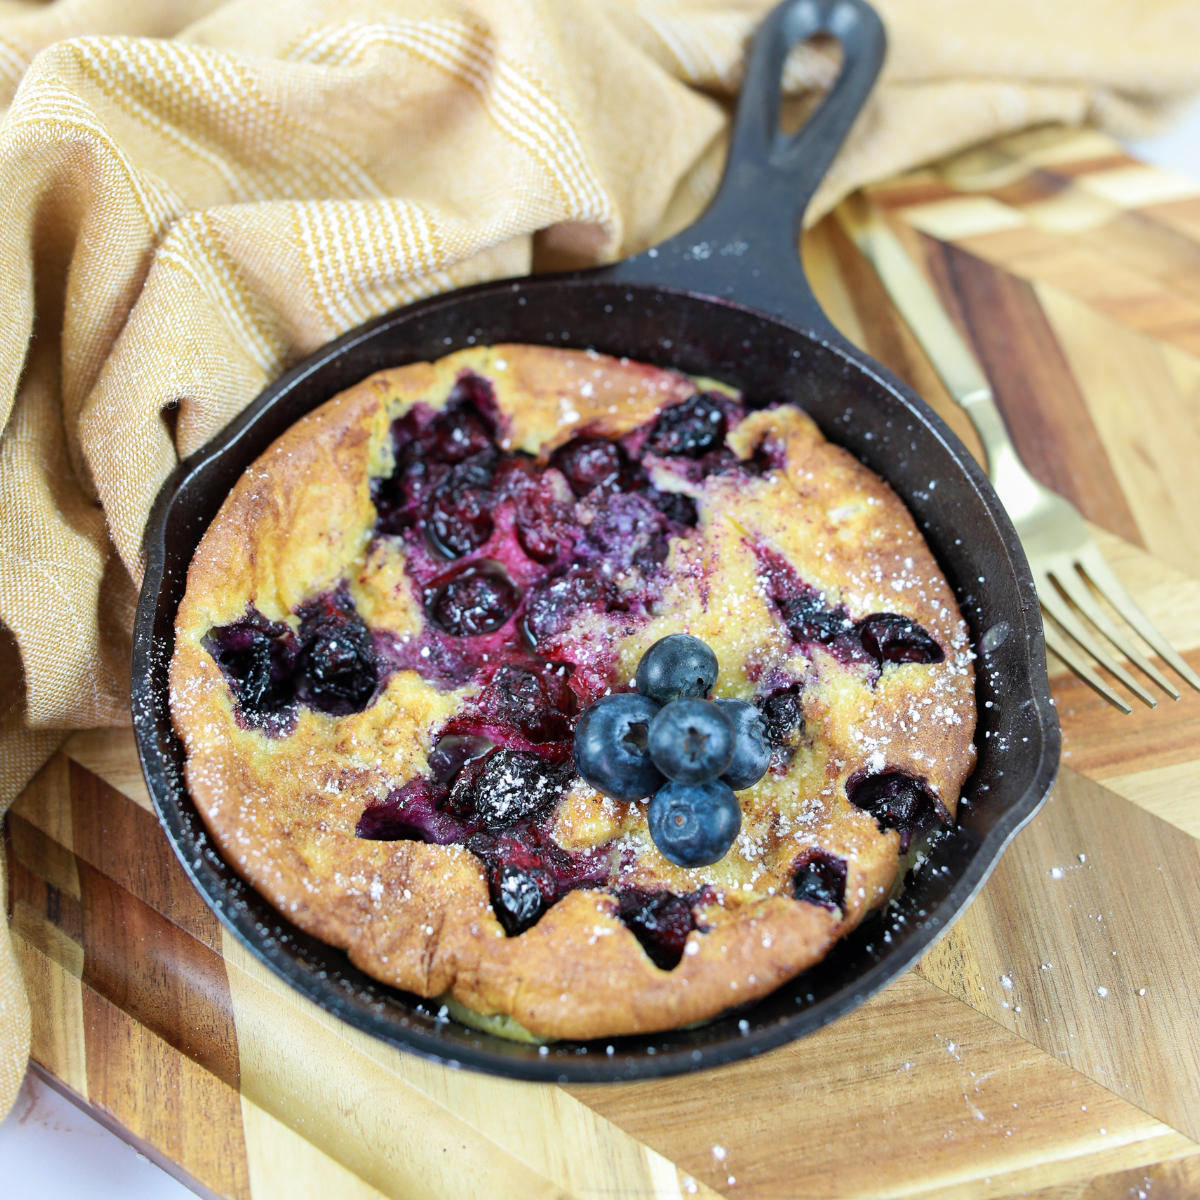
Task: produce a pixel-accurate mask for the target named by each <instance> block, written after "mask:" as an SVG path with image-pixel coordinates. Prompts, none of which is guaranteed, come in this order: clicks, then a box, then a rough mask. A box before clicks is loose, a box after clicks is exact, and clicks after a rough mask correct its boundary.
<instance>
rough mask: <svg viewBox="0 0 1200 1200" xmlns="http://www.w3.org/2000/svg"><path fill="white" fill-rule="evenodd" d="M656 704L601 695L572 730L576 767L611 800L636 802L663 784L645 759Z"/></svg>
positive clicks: (641, 698) (650, 761)
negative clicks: (573, 733) (573, 731)
mask: <svg viewBox="0 0 1200 1200" xmlns="http://www.w3.org/2000/svg"><path fill="white" fill-rule="evenodd" d="M658 711H659V706H658V705H657V704H655V702H654V701H653V700H648V699H647V698H646V697H645V696H636V695H631V694H628V693H626V694H624V695H619V696H602V697H601V698H600V699H599V700H597V701H596V703H595V704H593V705H591V706H590V707H589V708H587V709H585V710H584V712H583V715H582V716H581V717H580V718H579V723H578V725H576V727H575V766H576V769H577V770H578V771H579V774H580V775H582V776H583V778H584V779H585V780H586V781H587V782H588V783H590V784H591V785H592V787H594V788H595V789H596V790H597V791H600V792H603V793H604V794H605V795H606V796H611V797H612V798H613V799H614V800H641V799H642V798H643V797H645V796H648V795H650V793H651V792H653V791H655V790H656V789H657V788H659V787H660V786H661V785H662V782H663V777H662V774H661V773H660V772H659V769H658V768H657V767H656V766H655V765H654V760H653V759H652V758H651V757H650V753H649V750H648V748H647V742H648V740H649V734H650V723H651V721H653V720H654V718H655V717H656V716H657V715H658Z"/></svg>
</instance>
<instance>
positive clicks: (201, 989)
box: [79, 862, 240, 1089]
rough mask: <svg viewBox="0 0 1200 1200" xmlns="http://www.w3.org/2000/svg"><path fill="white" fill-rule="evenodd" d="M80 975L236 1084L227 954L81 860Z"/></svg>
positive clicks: (237, 1072)
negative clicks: (209, 944)
mask: <svg viewBox="0 0 1200 1200" xmlns="http://www.w3.org/2000/svg"><path fill="white" fill-rule="evenodd" d="M79 881H80V890H81V895H82V910H83V949H84V967H83V981H84V983H85V984H87V985H88V986H89V987H91V988H93V989H94V990H95V991H96V992H98V993H99V994H100V995H102V996H104V997H105V999H106V1000H108V1001H110V1002H111V1003H112V1004H114V1005H116V1006H117V1007H118V1008H120V1009H121V1010H122V1011H123V1012H125V1013H126V1014H128V1015H129V1016H130V1017H131V1018H132V1019H133V1020H135V1021H137V1022H138V1023H139V1024H141V1025H143V1026H145V1027H146V1028H147V1029H149V1030H151V1031H152V1032H153V1033H155V1034H156V1035H157V1036H158V1037H160V1038H162V1040H163V1041H164V1042H166V1043H167V1044H168V1045H170V1046H173V1047H174V1048H175V1049H176V1050H178V1051H179V1052H180V1053H181V1054H185V1055H187V1057H188V1058H190V1059H192V1060H193V1061H194V1062H197V1063H199V1064H200V1065H201V1066H202V1067H203V1068H204V1069H205V1070H206V1071H209V1072H211V1073H212V1074H213V1075H215V1076H216V1077H217V1078H218V1079H220V1080H221V1081H222V1082H223V1083H225V1084H226V1085H227V1086H229V1087H231V1088H234V1089H236V1088H237V1087H238V1084H239V1078H240V1070H239V1067H238V1046H237V1029H236V1027H235V1025H234V1017H233V1000H232V997H231V996H230V994H229V978H228V976H227V974H226V971H225V960H224V959H223V958H221V956H220V955H219V954H217V953H216V952H215V951H213V950H211V949H209V947H208V946H206V945H205V944H204V943H203V942H200V941H197V939H195V938H193V937H191V936H190V935H189V934H187V933H185V932H184V931H183V930H182V929H181V928H180V927H179V926H178V925H175V924H173V923H172V922H170V921H168V920H166V919H165V918H164V917H163V916H162V915H161V914H159V913H158V912H156V911H155V910H154V909H152V908H151V907H150V906H149V905H147V904H143V903H142V901H141V900H139V899H138V898H137V897H136V896H134V895H131V894H130V893H129V892H127V891H125V890H124V889H123V888H120V887H118V886H117V885H116V884H115V883H114V882H113V881H112V880H111V879H109V878H108V877H107V876H106V875H102V874H101V873H100V872H99V871H97V870H96V869H95V868H94V867H92V866H91V865H90V864H89V863H86V862H80V864H79Z"/></svg>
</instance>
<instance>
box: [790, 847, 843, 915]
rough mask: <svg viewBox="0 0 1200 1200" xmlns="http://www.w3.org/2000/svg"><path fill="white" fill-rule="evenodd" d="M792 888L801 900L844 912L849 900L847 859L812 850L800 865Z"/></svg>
mask: <svg viewBox="0 0 1200 1200" xmlns="http://www.w3.org/2000/svg"><path fill="white" fill-rule="evenodd" d="M792 887H793V890H794V894H795V897H796V899H797V900H804V901H806V902H807V903H809V904H820V905H821V906H822V907H823V908H830V909H833V908H838V909H840V908H841V907H842V906H843V904H844V903H845V900H846V860H845V859H844V858H838V857H837V856H836V855H834V854H826V853H825V851H824V850H810V851H809V852H808V853H807V854H805V855H804V856H803V857H802V858H801V859H800V861H799V862H798V863H797V864H796V873H795V875H793V876H792Z"/></svg>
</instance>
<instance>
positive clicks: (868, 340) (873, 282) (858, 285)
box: [808, 216, 984, 462]
mask: <svg viewBox="0 0 1200 1200" xmlns="http://www.w3.org/2000/svg"><path fill="white" fill-rule="evenodd" d="M808 236H810V237H816V238H821V239H823V240H824V241H825V243H826V245H827V246H828V248H829V250H830V252H831V253H832V255H833V258H834V261H835V262H836V264H837V271H838V273H839V274H840V276H841V279H842V282H843V283H844V286H845V290H846V294H847V295H848V296H849V299H850V304H851V306H852V307H853V309H854V315H855V316H856V317H857V319H858V324H859V328H860V329H861V331H862V334H861V336H859V335H858V331H857V330H852V329H842V333H844V334H845V335H846V336H847V337H848V338H850V339H851V340H852V341H860V342H862V345H861V347H860V348H861V349H863V350H865V351H866V352H867V353H868V354H869V355H871V357H872V358H875V359H877V360H878V361H879V362H881V363H883V365H884V366H885V367H887V368H888V370H889V371H891V372H893V374H895V375H898V376H899V377H900V378H901V379H902V380H904V382H905V383H907V384H908V386H909V387H910V388H912V389H913V391H914V392H916V393H917V395H919V396H920V397H921V398H922V399H923V400H924V401H925V402H926V403H927V404H928V405H929V407H930V408H932V409H933V410H934V412H936V413H937V414H938V416H939V417H941V418H942V420H943V421H945V422H946V424H947V425H949V426H950V428H951V429H953V430H954V432H955V433H956V434H957V435H958V437H959V438H960V440H961V441H962V443H963V445H965V446H966V447H967V449H968V451H970V453H971V454H973V455H974V456H975V458H976V459H977V460H978V461H979V462H983V461H984V457H983V447H982V445H981V444H980V441H979V438H978V435H977V434H976V433H975V428H974V426H973V425H972V424H971V421H970V418H969V417H968V416H967V414H966V413H965V412H963V410H962V409H961V408H960V407H959V406H958V404H957V403H956V402H955V401H954V400H953V399H952V398H951V396H950V394H949V392H947V391H946V388H945V386H944V385H943V383H942V381H941V379H940V377H939V376H938V374H937V372H936V371H935V370H934V368H933V365H932V364H931V363H930V361H929V359H928V358H927V357H926V355H925V352H924V351H923V350H922V349H921V346H920V344H919V343H918V342H917V339H916V338H915V337H914V336H913V333H912V331H911V330H910V329H909V328H908V326H907V325H906V324H905V323H904V319H903V318H902V317H901V316H900V314H899V313H898V312H897V311H896V308H895V306H894V305H893V304H892V302H891V300H889V299H888V295H887V292H885V291H884V288H883V284H882V283H880V281H879V277H878V276H877V275H876V274H875V271H874V270H873V269H872V267H871V265H870V263H868V262H867V260H866V259H865V258H864V257H863V256H862V255H861V254H860V253H859V251H858V248H857V247H856V246H855V245H854V243H853V242H851V241H850V239H849V238H848V237H847V236H846V234H845V233H844V232H843V231H842V227H841V226H840V225H839V224H838V223H837V221H836V219H835V218H833V217H832V216H830V217H826V218H825V220H824V221H822V222H821V223H820V224H819V225H818V226H817V227H816V228H815V229H813V230H810V231H809V235H808ZM813 285H814V289H815V290H816V292H817V299H818V300H821V301H822V302H823V297H822V296H821V294H820V286H821V280H820V279H817V278H814V279H813ZM827 311H829V312H831V313H832V312H833V306H832V305H829V306H827ZM831 319H834V318H833V317H831Z"/></svg>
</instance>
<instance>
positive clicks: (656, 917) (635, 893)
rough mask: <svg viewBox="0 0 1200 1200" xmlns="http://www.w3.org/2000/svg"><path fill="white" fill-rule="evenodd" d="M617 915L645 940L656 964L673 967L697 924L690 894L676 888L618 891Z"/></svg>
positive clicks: (664, 967) (649, 953)
mask: <svg viewBox="0 0 1200 1200" xmlns="http://www.w3.org/2000/svg"><path fill="white" fill-rule="evenodd" d="M616 895H617V916H618V917H620V918H621V921H622V922H623V923H624V924H625V926H626V927H627V928H628V929H629V930H630V931H631V932H632V933H633V936H634V937H636V938H637V940H638V941H639V942H641V943H642V949H643V950H645V951H646V953H647V954H648V955H649V957H650V960H651V961H652V962H653V963H654V965H655V966H656V967H660V968H662V970H664V971H672V970H674V969H675V968H676V967H677V966H678V965H679V960H680V959H681V958H683V950H684V947H685V946H686V945H687V936H688V934H689V933H691V932H692V930H693V929H695V928H696V919H695V917H694V916H693V915H692V905H691V902H690V899H689V897H687V896H676V895H675V894H674V892H668V891H659V892H644V891H641V890H640V889H637V888H633V889H630V890H628V891H620V892H617V894H616Z"/></svg>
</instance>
